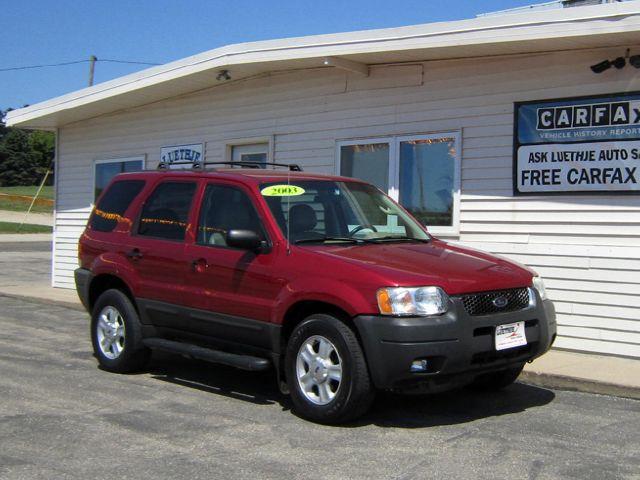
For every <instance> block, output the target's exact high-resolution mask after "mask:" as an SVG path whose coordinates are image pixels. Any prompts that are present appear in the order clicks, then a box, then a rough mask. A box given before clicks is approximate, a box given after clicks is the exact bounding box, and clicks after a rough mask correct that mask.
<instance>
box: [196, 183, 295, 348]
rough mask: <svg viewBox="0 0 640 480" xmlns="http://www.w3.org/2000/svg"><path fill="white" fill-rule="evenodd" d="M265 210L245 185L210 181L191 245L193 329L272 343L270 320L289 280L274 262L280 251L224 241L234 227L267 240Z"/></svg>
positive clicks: (260, 344)
mask: <svg viewBox="0 0 640 480" xmlns="http://www.w3.org/2000/svg"><path fill="white" fill-rule="evenodd" d="M263 215H264V212H262V211H260V210H259V209H258V208H257V206H256V205H255V203H254V201H253V199H252V196H251V193H250V191H249V190H248V189H247V188H246V187H244V186H243V185H239V184H233V183H226V182H208V183H207V184H206V187H205V189H204V192H203V195H202V203H201V206H200V209H199V215H198V217H197V220H196V221H197V223H196V238H195V241H194V243H193V244H189V245H187V248H186V258H187V261H188V262H189V270H188V272H187V285H188V286H189V288H190V289H191V292H192V295H191V298H192V299H194V301H195V302H196V303H195V304H194V307H195V308H196V309H198V310H199V311H192V312H191V318H190V321H189V328H190V330H191V331H192V332H193V333H199V334H204V335H207V336H210V337H215V338H217V339H221V340H226V341H231V342H234V343H242V344H245V345H254V346H258V347H264V346H265V345H266V346H268V345H269V344H268V341H269V338H268V335H267V334H266V329H267V322H269V320H270V318H271V312H272V310H273V308H274V304H275V300H276V297H277V295H278V292H279V291H280V289H281V288H282V286H283V285H284V280H283V279H282V278H280V277H279V276H278V272H277V271H276V268H275V267H274V265H275V262H276V255H277V254H276V253H275V252H274V251H268V250H267V251H265V252H263V253H254V252H250V251H247V250H241V249H237V248H231V247H228V246H227V244H226V240H225V238H226V234H227V232H228V231H229V230H232V229H242V230H253V231H255V232H258V234H259V235H260V236H261V238H262V239H263V240H264V243H265V245H268V244H269V242H270V240H269V235H268V232H267V230H266V229H265V223H264V222H263V220H262V219H263Z"/></svg>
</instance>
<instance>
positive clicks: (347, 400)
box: [285, 314, 375, 424]
mask: <svg viewBox="0 0 640 480" xmlns="http://www.w3.org/2000/svg"><path fill="white" fill-rule="evenodd" d="M285 371H286V376H287V380H288V382H287V383H288V386H289V390H290V392H291V399H292V401H293V404H294V407H295V410H296V411H297V412H298V413H299V415H300V416H301V417H303V418H306V419H308V420H311V421H314V422H318V423H325V424H336V423H344V422H348V421H350V420H354V419H356V418H358V417H360V416H361V415H363V414H364V413H365V412H366V411H367V410H368V409H369V407H370V406H371V403H372V402H373V399H374V396H375V392H374V389H373V386H372V384H371V379H370V378H369V370H368V369H367V363H366V360H365V357H364V353H363V351H362V348H361V347H360V344H359V343H358V339H357V338H356V335H355V333H354V332H353V331H352V330H351V329H350V328H349V327H348V326H347V325H345V324H344V323H342V322H341V321H340V320H338V319H337V318H335V317H333V316H331V315H325V314H315V315H311V316H309V317H308V318H307V319H305V320H304V321H303V322H302V323H300V324H299V325H297V326H296V327H295V329H294V330H293V332H292V334H291V337H290V338H289V342H288V344H287V351H286V358H285Z"/></svg>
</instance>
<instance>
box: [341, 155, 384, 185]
mask: <svg viewBox="0 0 640 480" xmlns="http://www.w3.org/2000/svg"><path fill="white" fill-rule="evenodd" d="M340 175H342V176H345V177H354V178H359V179H361V180H365V181H367V182H369V183H371V184H373V185H375V186H376V187H378V188H379V189H380V190H382V191H383V192H388V191H389V144H388V143H366V144H362V145H343V146H341V147H340Z"/></svg>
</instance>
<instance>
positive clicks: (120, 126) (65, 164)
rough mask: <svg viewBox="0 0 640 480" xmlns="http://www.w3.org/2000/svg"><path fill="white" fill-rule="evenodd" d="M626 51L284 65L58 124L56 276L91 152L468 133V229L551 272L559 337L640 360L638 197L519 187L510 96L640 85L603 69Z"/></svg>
mask: <svg viewBox="0 0 640 480" xmlns="http://www.w3.org/2000/svg"><path fill="white" fill-rule="evenodd" d="M618 54H619V51H618V50H615V51H606V50H598V51H583V52H569V53H561V54H553V55H551V54H537V55H527V56H518V57H510V58H509V57H495V58H487V59H482V60H458V61H453V60H451V61H440V62H428V63H425V64H423V65H417V66H410V68H407V67H403V68H400V67H388V68H387V69H385V68H384V67H379V68H376V69H375V70H374V71H373V73H372V78H370V79H358V78H356V77H351V76H349V75H347V74H344V73H342V72H340V71H338V70H331V69H316V70H307V71H299V72H293V73H278V74H273V75H269V76H264V77H261V78H256V79H252V80H248V81H243V82H238V83H235V84H233V83H232V84H229V85H226V86H222V87H217V88H213V89H210V90H206V91H202V92H198V93H194V94H191V95H188V96H184V97H179V98H174V99H169V100H166V101H162V102H158V103H154V104H151V105H148V106H145V107H141V108H137V109H134V110H131V111H126V112H120V113H118V114H114V115H109V116H103V117H99V118H96V119H93V120H90V121H86V122H82V123H81V124H77V125H69V126H66V127H64V128H63V129H61V135H60V164H59V167H58V175H59V177H58V182H59V183H58V186H59V187H58V188H59V197H58V205H57V212H58V213H57V217H56V241H55V249H56V250H55V251H56V258H55V260H54V279H53V281H54V284H55V285H57V286H61V287H71V286H72V285H73V279H72V271H73V268H74V267H75V265H76V246H75V243H76V240H77V237H78V235H79V233H80V231H81V229H82V224H83V223H84V222H85V221H86V217H87V215H88V212H89V205H90V203H91V201H92V191H93V186H92V179H93V162H94V161H95V160H99V159H105V158H112V157H131V156H137V155H146V158H147V167H149V168H153V166H155V165H156V164H157V162H158V158H159V153H160V148H161V147H162V146H163V145H171V144H182V143H199V142H204V143H205V150H206V152H205V156H206V159H207V160H209V161H213V160H221V159H223V158H224V155H225V144H226V143H227V142H230V141H231V140H232V139H247V138H251V137H272V138H273V140H274V154H275V160H276V161H282V162H297V163H300V164H302V165H303V166H304V167H305V168H306V169H307V170H312V171H318V172H326V173H333V172H334V171H335V145H336V141H337V140H340V139H349V138H356V137H374V136H386V135H392V134H409V133H430V132H438V131H451V130H459V131H461V132H462V172H461V185H462V194H461V213H460V219H461V221H460V234H459V235H457V236H455V237H449V238H448V239H450V240H453V241H459V242H462V243H464V244H467V245H470V246H473V247H476V248H481V249H485V250H488V251H491V252H495V253H499V254H502V255H505V256H507V257H509V258H512V259H515V260H518V261H520V262H522V263H525V264H527V265H530V266H532V267H533V268H535V269H536V270H537V271H539V272H540V274H541V275H543V276H544V277H545V278H546V279H547V283H548V289H549V294H550V296H551V298H552V299H554V300H555V301H556V307H557V310H558V321H559V325H560V326H559V332H560V337H559V339H558V342H557V345H558V346H559V347H564V348H570V349H578V350H584V351H593V352H603V353H613V354H618V355H628V356H632V357H640V315H639V314H638V311H639V307H640V197H639V196H565V197H544V196H537V197H517V198H515V197H513V196H512V141H513V138H512V135H513V102H515V101H524V100H536V99H544V98H556V97H569V96H578V95H595V94H603V93H615V92H624V91H633V90H640V76H639V75H637V70H635V69H632V68H626V69H624V70H620V71H613V70H612V71H608V72H605V73H604V74H602V75H594V74H593V73H592V72H591V71H590V70H589V68H588V67H589V65H591V64H593V63H596V62H597V61H600V60H602V59H603V58H613V57H615V56H617V55H618Z"/></svg>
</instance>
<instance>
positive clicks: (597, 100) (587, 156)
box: [513, 93, 640, 195]
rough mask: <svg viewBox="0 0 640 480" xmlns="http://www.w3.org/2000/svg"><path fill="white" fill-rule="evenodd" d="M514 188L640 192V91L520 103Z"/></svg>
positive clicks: (543, 191) (539, 191) (532, 191)
mask: <svg viewBox="0 0 640 480" xmlns="http://www.w3.org/2000/svg"><path fill="white" fill-rule="evenodd" d="M514 134H515V138H514V179H513V180H514V182H513V183H514V193H515V194H516V195H523V194H524V195H527V194H529V195H534V194H535V195H539V194H546V193H565V194H570V193H580V194H584V193H602V192H626V193H637V194H640V93H624V94H617V95H608V96H602V97H580V98H566V99H561V100H553V101H538V102H522V103H516V104H515V132H514Z"/></svg>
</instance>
